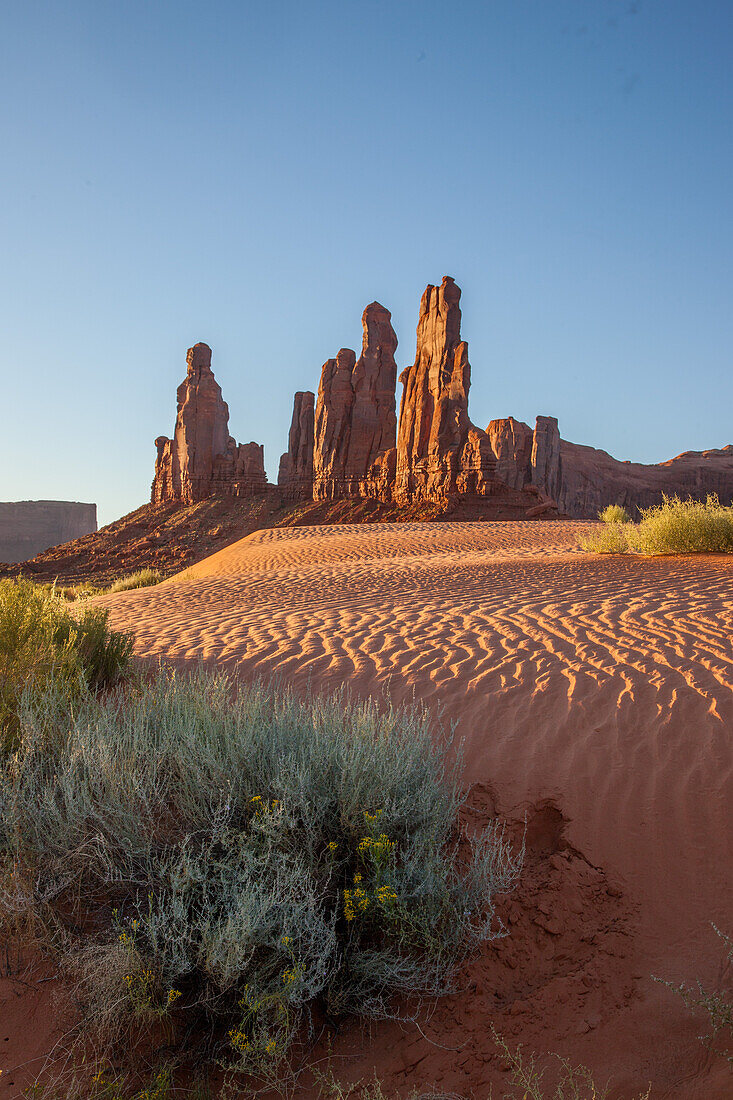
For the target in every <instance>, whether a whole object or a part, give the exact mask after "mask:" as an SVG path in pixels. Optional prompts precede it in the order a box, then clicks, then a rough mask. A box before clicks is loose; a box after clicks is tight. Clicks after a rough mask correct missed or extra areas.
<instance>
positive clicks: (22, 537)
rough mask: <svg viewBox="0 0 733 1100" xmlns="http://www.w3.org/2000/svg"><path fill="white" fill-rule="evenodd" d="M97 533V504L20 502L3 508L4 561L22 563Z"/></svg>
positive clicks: (0, 549)
mask: <svg viewBox="0 0 733 1100" xmlns="http://www.w3.org/2000/svg"><path fill="white" fill-rule="evenodd" d="M96 530H97V506H96V504H79V503H77V502H76V501H70V500H20V501H16V502H12V503H11V502H8V503H5V502H3V503H1V504H0V561H2V562H18V561H27V560H28V559H29V558H34V557H35V556H36V554H40V553H42V552H43V551H44V550H48V549H49V548H50V547H52V546H59V545H61V544H63V543H65V542H70V541H71V540H72V539H79V538H82V537H83V536H84V535H91V534H93V533H94V532H95V531H96Z"/></svg>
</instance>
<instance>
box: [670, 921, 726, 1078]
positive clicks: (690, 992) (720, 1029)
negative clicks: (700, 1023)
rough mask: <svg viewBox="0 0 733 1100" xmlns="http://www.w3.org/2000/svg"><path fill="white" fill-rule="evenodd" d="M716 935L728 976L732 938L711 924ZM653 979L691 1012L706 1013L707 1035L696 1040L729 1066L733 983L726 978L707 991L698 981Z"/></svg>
mask: <svg viewBox="0 0 733 1100" xmlns="http://www.w3.org/2000/svg"><path fill="white" fill-rule="evenodd" d="M712 928H713V930H714V931H715V933H716V935H717V936H719V937H720V939H721V940H722V941H723V943H724V945H725V959H724V961H723V966H722V967H721V970H722V971H723V973H725V974H727V975H728V978H729V979H731V976H732V975H733V940H732V939H731V938H730V936H726V934H725V933H724V932H721V931H720V929H719V928H717V927H716V926H715V925H714V924H713V925H712ZM655 981H658V982H661V983H662V985H666V986H667V988H668V989H671V990H672V991H673V992H674V993H677V994H679V996H680V997H682V1000H683V1001H684V1002H685V1005H686V1006H687V1008H689V1010H690V1011H691V1012H696V1011H699V1010H702V1011H703V1012H705V1013H706V1014H707V1017H708V1022H709V1025H710V1031H709V1032H708V1034H707V1035H701V1036H700V1042H701V1043H702V1044H703V1045H704V1046H706V1047H707V1048H708V1050H711V1051H715V1052H716V1053H718V1054H720V1055H721V1057H723V1058H725V1059H726V1061H728V1062H729V1063H730V1065H731V1066H732V1067H733V982H731V981H730V980H729V982H728V985H729V988H728V989H727V990H725V989H723V990H716V991H714V992H711V991H710V990H707V989H705V987H704V985H703V984H702V982H701V981H699V980H698V981H697V982H696V987H693V986H690V985H687V984H686V983H684V982H682V983H674V982H670V981H666V980H664V979H661V978H656V979H655Z"/></svg>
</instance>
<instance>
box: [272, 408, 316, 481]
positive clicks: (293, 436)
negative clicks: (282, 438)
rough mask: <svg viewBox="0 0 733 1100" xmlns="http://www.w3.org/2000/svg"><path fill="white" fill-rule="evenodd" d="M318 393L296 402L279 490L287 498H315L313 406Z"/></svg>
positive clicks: (281, 469) (279, 476)
mask: <svg viewBox="0 0 733 1100" xmlns="http://www.w3.org/2000/svg"><path fill="white" fill-rule="evenodd" d="M315 399H316V398H315V394H313V393H311V392H310V390H306V391H305V392H304V393H303V392H298V393H296V395H295V398H294V400H293V419H292V420H291V422H290V432H289V435H288V449H287V451H286V452H285V454H284V455H282V456H281V458H280V469H279V472H278V475H277V484H278V488H279V489H281V490H282V492H283V495H284V496H286V497H292V498H298V497H307V498H310V497H312V496H313V416H314V414H313V406H314V402H315Z"/></svg>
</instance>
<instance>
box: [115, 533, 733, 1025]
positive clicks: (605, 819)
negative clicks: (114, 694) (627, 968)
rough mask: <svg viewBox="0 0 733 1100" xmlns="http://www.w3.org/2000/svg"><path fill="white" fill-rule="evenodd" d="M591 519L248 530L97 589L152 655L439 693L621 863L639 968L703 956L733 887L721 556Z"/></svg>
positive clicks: (447, 709)
mask: <svg viewBox="0 0 733 1100" xmlns="http://www.w3.org/2000/svg"><path fill="white" fill-rule="evenodd" d="M583 526H584V525H583V524H579V523H572V522H559V521H558V522H550V523H531V522H525V523H521V522H520V523H517V522H513V523H476V524H471V523H466V524H450V523H440V524H395V525H391V524H379V525H364V526H355V527H314V528H293V529H287V530H268V531H260V532H257V533H256V534H254V535H251V536H250V537H248V538H246V539H244V540H242V541H241V542H239V543H236V544H235V545H233V546H230V547H228V548H227V549H225V550H222V551H220V552H219V553H217V554H215V555H214V556H213V557H211V558H208V559H207V560H206V561H203V562H201V563H199V564H198V565H195V566H193V567H192V568H190V569H188V570H186V571H185V572H184V573H182V574H180V575H178V576H177V577H175V578H173V579H172V580H171V581H169V582H166V583H165V584H162V585H160V586H159V587H157V588H155V589H149V590H143V591H139V592H132V593H126V594H123V595H120V596H117V597H114V598H107V599H106V600H105V601H104V602H106V603H107V604H108V605H109V606H110V608H111V611H112V619H113V622H114V624H115V625H117V626H121V627H126V628H132V629H134V630H135V633H136V637H137V650H138V652H139V653H141V654H144V655H160V656H164V657H166V658H178V659H187V660H191V659H204V660H207V661H208V660H211V661H216V662H224V663H228V664H231V665H232V666H236V667H237V668H238V669H239V670H240V671H241V672H242V673H243V674H245V675H247V676H252V675H257V674H268V675H269V674H272V673H278V674H281V675H283V676H284V677H285V678H286V679H287V680H288V681H289V682H292V683H295V684H296V685H297V686H302V685H305V684H306V683H308V682H309V681H311V682H312V683H313V684H314V685H315V686H316V687H318V688H332V687H334V686H336V685H338V684H340V683H341V682H343V681H347V682H348V683H349V684H351V685H352V686H353V687H354V689H355V690H357V691H359V692H374V691H381V690H383V689H384V688H388V689H389V691H390V692H391V694H392V696H393V697H394V698H396V699H398V700H407V699H410V698H411V697H412V696H413V694H414V695H415V696H416V697H417V698H419V699H421V700H425V701H427V702H428V703H430V704H434V705H435V706H437V707H440V708H442V711H443V713H444V715H445V719H446V720H448V721H455V722H457V723H458V727H459V730H460V733H461V734H462V735H463V736H464V737H465V739H466V743H467V762H468V769H469V778H470V779H471V780H473V781H476V782H480V783H483V784H486V783H490V784H491V785H492V787H493V789H494V791H495V795H496V798H497V800H498V803H499V805H500V807H502V809H504V810H507V811H508V810H513V811H514V812H518V811H521V808H522V806H524V805H530V804H532V803H536V802H537V800H538V799H550V800H553V801H554V802H555V803H556V804H557V805H558V806H559V807H560V808H561V810H562V813H563V815H564V816H565V817H566V818H567V819H569V825H568V834H567V835H568V837H569V839H570V840H571V842H572V844H573V845H574V846H575V847H577V849H578V850H580V851H582V852H583V853H584V855H585V857H586V858H587V859H588V860H589V861H590V862H592V863H593V864H596V865H599V866H603V867H604V868H605V869H606V870H607V871H608V872H609V873H610V874H612V875H614V876H616V880H617V881H618V882H619V883H620V884H621V886H622V888H623V889H624V891H626V892H628V895H629V897H630V898H631V899H632V901H633V902H634V904H636V905H637V906H638V908H639V914H640V918H639V919H640V932H639V936H640V939H639V951H640V952H641V954H642V956H643V962H642V963H641V964H640V966H641V971H640V972H642V973H646V974H648V973H650V972H651V971H656V972H659V971H662V972H666V973H672V974H674V975H679V976H681V975H683V974H685V973H688V974H689V973H690V970H689V966H694V967H695V970H694V973H697V974H701V976H702V977H706V976H708V975H709V974H710V973H712V971H713V967H714V955H715V950H716V949H717V944H716V943H715V942H714V940H715V938H714V937H712V940H711V939H710V936H709V928H708V925H707V922H708V921H710V920H714V921H716V922H719V923H720V924H722V925H723V926H724V927H727V928H729V929H731V917H730V913H731V901H732V900H733V897H732V894H731V879H730V867H731V851H732V847H733V846H732V845H731V840H732V826H731V820H732V818H731V795H732V794H733V773H732V769H731V757H732V753H731V740H732V737H733V692H732V690H731V686H732V685H733V647H732V646H731V638H732V637H733V560H731V559H730V558H725V557H722V556H721V557H718V556H710V557H697V558H694V557H688V558H668V559H651V560H640V559H634V558H601V557H595V556H589V555H585V554H581V553H579V552H578V550H577V539H578V534H579V532H580V531H581V530H582V528H583ZM711 943H712V949H713V950H712V954H711V953H710V952H709V951H708V949H707V948H708V947H709V946H710V944H711ZM706 945H707V947H706ZM665 1004H666V1002H665Z"/></svg>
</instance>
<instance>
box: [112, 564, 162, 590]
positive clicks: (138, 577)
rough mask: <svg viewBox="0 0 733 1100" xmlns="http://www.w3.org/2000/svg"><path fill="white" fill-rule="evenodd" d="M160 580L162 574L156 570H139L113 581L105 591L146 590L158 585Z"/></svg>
mask: <svg viewBox="0 0 733 1100" xmlns="http://www.w3.org/2000/svg"><path fill="white" fill-rule="evenodd" d="M162 580H163V574H162V573H160V572H158V570H157V569H139V570H138V571H137V573H130V574H129V576H127V577H120V578H119V579H118V580H116V581H113V582H112V584H111V585H110V586H109V588H108V589H107V591H108V592H128V591H129V590H130V589H133V588H148V587H149V586H150V585H152V584H160V582H161V581H162Z"/></svg>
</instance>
